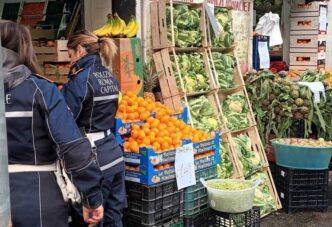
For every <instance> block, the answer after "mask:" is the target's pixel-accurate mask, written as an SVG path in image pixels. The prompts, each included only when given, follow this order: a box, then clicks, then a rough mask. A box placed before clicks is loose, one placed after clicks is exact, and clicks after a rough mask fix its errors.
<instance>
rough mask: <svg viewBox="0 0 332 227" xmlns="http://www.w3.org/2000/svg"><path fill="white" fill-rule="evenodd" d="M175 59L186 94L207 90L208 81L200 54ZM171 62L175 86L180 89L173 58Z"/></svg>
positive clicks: (181, 55)
mask: <svg viewBox="0 0 332 227" xmlns="http://www.w3.org/2000/svg"><path fill="white" fill-rule="evenodd" d="M176 59H177V61H178V64H179V68H180V73H181V78H182V81H183V86H184V89H185V91H186V92H188V93H195V92H203V91H207V90H209V88H210V86H209V83H210V81H209V78H208V75H207V73H206V71H205V64H204V60H203V55H202V54H200V53H193V54H179V55H177V58H176ZM171 60H172V67H173V70H174V71H175V79H176V82H177V86H178V87H181V83H180V76H179V74H178V73H177V70H176V64H175V58H174V56H173V57H172V58H171Z"/></svg>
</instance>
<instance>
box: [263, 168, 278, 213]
mask: <svg viewBox="0 0 332 227" xmlns="http://www.w3.org/2000/svg"><path fill="white" fill-rule="evenodd" d="M264 173H265V174H266V175H267V177H268V179H269V181H268V182H269V189H270V193H271V195H272V196H273V198H274V201H275V203H276V206H277V209H281V208H282V205H281V201H280V199H279V196H278V192H277V189H276V187H275V183H274V180H273V177H272V174H271V170H270V168H269V167H265V168H264Z"/></svg>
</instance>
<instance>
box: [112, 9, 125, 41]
mask: <svg viewBox="0 0 332 227" xmlns="http://www.w3.org/2000/svg"><path fill="white" fill-rule="evenodd" d="M125 28H126V22H124V20H122V19H121V18H120V17H119V15H118V14H114V23H113V28H112V32H111V34H112V36H118V35H121V34H122V32H123V30H125Z"/></svg>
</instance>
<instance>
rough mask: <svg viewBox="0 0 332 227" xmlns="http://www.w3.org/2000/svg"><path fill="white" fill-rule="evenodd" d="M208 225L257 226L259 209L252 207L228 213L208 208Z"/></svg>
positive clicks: (224, 226)
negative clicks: (245, 210) (241, 211)
mask: <svg viewBox="0 0 332 227" xmlns="http://www.w3.org/2000/svg"><path fill="white" fill-rule="evenodd" d="M209 226H210V227H259V226H260V210H259V208H256V207H254V208H252V209H251V210H249V211H247V212H243V213H237V214H230V213H223V212H219V211H215V210H212V209H211V210H210V217H209Z"/></svg>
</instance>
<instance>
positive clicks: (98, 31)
mask: <svg viewBox="0 0 332 227" xmlns="http://www.w3.org/2000/svg"><path fill="white" fill-rule="evenodd" d="M107 27H108V21H107V22H106V24H104V25H103V26H102V27H101V28H98V29H97V30H95V31H93V33H94V34H95V35H98V34H99V33H100V32H101V31H102V30H103V29H105V28H107Z"/></svg>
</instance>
